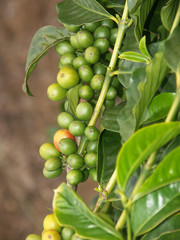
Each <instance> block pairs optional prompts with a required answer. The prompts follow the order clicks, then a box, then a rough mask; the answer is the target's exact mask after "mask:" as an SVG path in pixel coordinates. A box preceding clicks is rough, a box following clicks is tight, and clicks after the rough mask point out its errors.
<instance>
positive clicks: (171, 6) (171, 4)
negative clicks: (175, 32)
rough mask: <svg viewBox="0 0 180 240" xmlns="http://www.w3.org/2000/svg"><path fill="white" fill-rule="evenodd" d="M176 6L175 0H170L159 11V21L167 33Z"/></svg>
mask: <svg viewBox="0 0 180 240" xmlns="http://www.w3.org/2000/svg"><path fill="white" fill-rule="evenodd" d="M178 4H179V2H178V1H177V0H170V1H168V2H167V4H166V6H164V7H163V8H162V10H161V21H162V23H163V26H164V27H165V28H166V29H167V30H168V31H170V30H171V27H172V24H173V21H174V18H175V16H176V12H177V8H178Z"/></svg>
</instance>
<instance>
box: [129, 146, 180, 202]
mask: <svg viewBox="0 0 180 240" xmlns="http://www.w3.org/2000/svg"><path fill="white" fill-rule="evenodd" d="M179 156H180V147H178V148H175V149H174V150H173V151H172V152H170V153H169V154H168V155H167V156H166V157H165V158H164V159H163V160H162V162H160V163H159V165H158V166H157V168H156V169H155V171H154V172H153V173H152V174H151V176H150V177H149V178H148V179H147V180H146V181H145V183H144V184H143V185H142V187H141V188H140V189H139V190H138V191H137V193H136V195H135V196H134V198H133V200H136V199H139V198H141V197H142V196H144V195H146V194H148V193H150V192H152V191H155V190H157V189H158V188H161V187H164V186H166V185H168V184H171V183H173V182H177V181H180V164H179Z"/></svg>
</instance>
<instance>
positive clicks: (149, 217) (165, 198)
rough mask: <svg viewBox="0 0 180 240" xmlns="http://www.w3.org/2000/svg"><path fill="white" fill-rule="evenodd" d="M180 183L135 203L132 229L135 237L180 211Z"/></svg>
mask: <svg viewBox="0 0 180 240" xmlns="http://www.w3.org/2000/svg"><path fill="white" fill-rule="evenodd" d="M179 202H180V182H177V183H172V184H170V185H168V186H166V187H163V188H161V189H159V190H157V191H154V192H152V193H150V194H148V195H146V196H145V197H143V198H141V199H139V200H138V201H136V202H135V204H134V205H133V208H132V218H131V220H132V229H133V232H134V235H135V236H139V235H141V234H144V233H146V232H148V231H150V230H151V229H153V228H155V227H156V226H158V225H159V224H160V223H162V222H163V221H164V220H165V219H167V218H168V217H169V216H171V215H173V214H174V213H176V212H178V211H179V210H180V204H179Z"/></svg>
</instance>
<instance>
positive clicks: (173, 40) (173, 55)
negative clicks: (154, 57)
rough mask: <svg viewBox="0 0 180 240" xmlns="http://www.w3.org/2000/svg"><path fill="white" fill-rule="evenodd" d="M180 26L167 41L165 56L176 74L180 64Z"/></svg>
mask: <svg viewBox="0 0 180 240" xmlns="http://www.w3.org/2000/svg"><path fill="white" fill-rule="evenodd" d="M179 39H180V26H178V27H177V28H175V30H174V31H173V33H172V34H171V35H170V37H169V38H168V39H167V40H166V41H165V45H164V56H165V60H166V62H167V64H168V65H169V67H170V68H171V69H172V70H173V71H174V72H176V70H177V66H178V64H179V62H180V41H179Z"/></svg>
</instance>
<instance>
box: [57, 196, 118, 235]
mask: <svg viewBox="0 0 180 240" xmlns="http://www.w3.org/2000/svg"><path fill="white" fill-rule="evenodd" d="M71 193H72V194H73V195H74V197H75V198H77V196H76V194H74V192H71ZM58 194H59V195H60V196H61V197H63V198H64V200H65V201H66V202H68V204H69V205H70V206H71V207H72V208H74V205H72V203H71V202H70V201H69V199H67V198H66V197H64V196H63V195H62V194H61V193H59V192H58ZM78 201H80V199H78ZM78 206H79V204H77V205H76V210H77V211H79V212H80V213H82V214H83V215H84V216H85V217H86V218H87V219H88V220H89V221H90V222H92V223H93V224H94V225H96V226H98V227H99V228H101V229H103V230H104V231H105V232H107V233H108V234H111V235H114V236H116V237H118V238H119V239H120V236H119V235H118V234H116V232H114V230H115V229H114V228H112V227H111V226H110V225H109V224H107V223H106V222H105V221H103V220H101V219H100V218H98V216H94V215H92V212H91V211H90V210H89V208H88V207H86V206H85V205H84V203H83V209H84V208H86V210H87V211H85V212H84V211H82V210H81V208H79V207H78ZM56 209H58V208H56ZM86 212H88V213H89V215H88V214H87V213H86ZM90 216H93V219H94V218H97V219H98V221H93V219H92V217H90ZM99 221H100V222H102V225H99ZM102 226H103V227H102ZM110 228H112V230H113V232H111V231H110V232H109V231H108V229H110Z"/></svg>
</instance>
